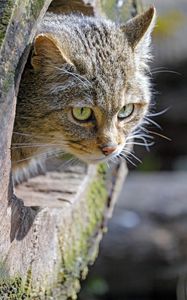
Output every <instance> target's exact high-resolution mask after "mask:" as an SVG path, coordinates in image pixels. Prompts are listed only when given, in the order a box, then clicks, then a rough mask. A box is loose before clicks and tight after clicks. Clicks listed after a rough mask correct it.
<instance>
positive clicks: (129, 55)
mask: <svg viewBox="0 0 187 300" xmlns="http://www.w3.org/2000/svg"><path fill="white" fill-rule="evenodd" d="M154 19H155V11H154V9H153V8H150V9H149V10H148V11H146V12H145V13H143V14H142V15H139V16H137V17H136V18H134V19H132V20H130V21H129V22H127V24H125V25H123V26H121V27H120V26H118V25H116V24H114V23H113V22H111V21H108V20H103V19H96V18H92V17H83V16H75V15H70V16H64V15H54V14H47V15H46V17H45V18H44V20H43V23H42V24H41V26H40V28H39V30H38V33H37V36H36V38H35V42H34V48H33V57H32V60H31V63H32V68H29V67H27V68H26V69H25V71H24V74H23V78H22V81H21V85H20V91H19V95H18V103H17V111H16V118H15V127H14V134H13V139H12V160H13V170H14V172H21V167H26V168H28V169H29V165H28V163H29V161H31V160H32V159H33V158H35V157H36V158H37V155H39V156H38V158H40V157H42V155H41V153H44V152H55V151H62V152H65V153H71V154H73V155H75V156H76V157H78V158H79V159H81V160H83V161H86V162H88V163H93V162H97V160H102V159H103V160H105V159H106V157H105V155H104V154H103V153H102V151H101V147H102V146H103V145H109V146H110V145H115V146H116V149H117V151H116V152H115V155H119V153H120V152H121V150H122V149H123V148H124V147H125V143H126V139H127V137H129V135H130V134H132V133H133V131H134V130H135V129H136V128H137V126H138V125H139V124H140V123H141V122H142V120H143V117H144V116H145V114H146V112H147V110H148V106H149V103H150V97H151V93H150V83H149V78H148V76H147V68H148V67H147V62H148V59H149V58H150V55H149V44H150V33H151V31H152V29H153V26H154ZM128 103H133V104H134V106H135V111H134V113H133V115H132V117H130V118H129V119H126V120H124V121H119V119H118V118H117V114H118V113H119V111H120V110H121V109H122V108H123V106H125V105H126V104H128ZM77 106H80V107H82V106H85V107H90V108H91V109H92V111H93V114H94V116H95V119H94V120H93V121H89V122H84V123H80V122H78V121H76V120H75V119H73V117H72V114H71V108H72V107H77ZM109 158H111V156H109ZM20 174H21V173H20ZM21 176H22V175H20V176H18V177H21ZM28 176H29V175H28Z"/></svg>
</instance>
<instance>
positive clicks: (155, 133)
mask: <svg viewBox="0 0 187 300" xmlns="http://www.w3.org/2000/svg"><path fill="white" fill-rule="evenodd" d="M149 132H150V133H152V134H154V135H157V136H159V137H161V138H163V139H165V140H167V141H169V142H171V141H172V139H170V138H169V137H167V136H165V135H163V134H160V133H158V132H155V131H152V130H149Z"/></svg>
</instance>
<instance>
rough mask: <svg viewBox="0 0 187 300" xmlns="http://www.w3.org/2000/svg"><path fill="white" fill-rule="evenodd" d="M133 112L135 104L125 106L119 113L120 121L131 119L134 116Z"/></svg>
mask: <svg viewBox="0 0 187 300" xmlns="http://www.w3.org/2000/svg"><path fill="white" fill-rule="evenodd" d="M133 111H134V104H132V103H129V104H127V105H125V106H123V108H122V109H121V110H120V111H119V113H118V119H120V120H124V119H126V118H128V117H130V116H131V115H132V113H133Z"/></svg>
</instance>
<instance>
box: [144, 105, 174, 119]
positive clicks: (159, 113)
mask: <svg viewBox="0 0 187 300" xmlns="http://www.w3.org/2000/svg"><path fill="white" fill-rule="evenodd" d="M170 109H171V107H167V108H165V109H163V110H161V111H159V112H157V113H151V112H149V113H148V114H147V116H148V117H157V116H161V115H163V114H165V113H166V112H167V111H168V110H170Z"/></svg>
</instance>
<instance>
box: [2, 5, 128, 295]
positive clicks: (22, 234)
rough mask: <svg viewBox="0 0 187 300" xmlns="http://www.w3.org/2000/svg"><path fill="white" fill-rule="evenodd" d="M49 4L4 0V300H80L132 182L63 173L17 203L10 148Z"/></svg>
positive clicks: (94, 173)
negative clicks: (122, 192)
mask: <svg viewBox="0 0 187 300" xmlns="http://www.w3.org/2000/svg"><path fill="white" fill-rule="evenodd" d="M50 2H51V1H50V0H25V1H22V0H16V1H13V0H0V299H18V300H19V299H29V298H30V299H61V300H63V299H75V298H76V293H77V291H78V290H79V280H80V279H81V278H83V277H84V276H85V275H86V273H87V266H88V264H89V263H91V262H93V261H94V258H95V257H96V254H97V251H98V245H99V241H100V240H101V237H102V234H103V231H105V223H106V220H107V219H108V217H110V216H111V214H112V209H113V206H114V203H115V201H116V197H117V194H118V192H119V189H120V186H121V184H122V181H123V178H124V177H125V175H126V167H125V166H123V165H122V166H121V167H120V168H118V167H115V168H114V169H113V171H111V172H110V175H109V176H108V175H106V170H105V169H103V167H102V166H100V167H98V168H93V167H89V168H87V167H86V168H85V167H84V166H82V167H79V168H77V169H76V170H75V169H73V172H72V170H71V169H69V170H68V171H67V172H65V173H64V172H62V170H60V169H58V170H56V171H50V172H47V174H46V175H41V176H38V177H36V178H33V179H30V180H29V181H28V182H27V183H24V184H23V185H21V186H19V187H17V189H16V191H15V192H16V196H17V197H16V196H13V188H12V184H11V176H10V151H9V149H10V144H11V135H12V129H13V121H14V115H15V105H16V95H17V91H18V87H19V81H20V77H21V73H22V70H23V68H24V65H25V63H26V60H27V57H28V53H29V48H30V44H31V43H32V40H33V37H34V34H35V32H36V25H37V23H38V22H40V20H41V19H42V17H43V16H44V14H45V12H46V10H47V8H48V6H49V4H50ZM102 2H104V1H102ZM102 2H100V1H99V0H97V1H94V0H90V1H86V0H84V1H81V0H80V1H79V0H72V1H65V0H62V1H60V0H55V1H54V2H53V3H52V4H51V6H50V10H53V11H55V10H56V12H57V11H59V10H61V8H60V3H62V6H64V8H63V9H64V11H66V12H69V11H79V12H80V11H82V12H83V13H85V14H95V13H96V12H97V13H99V12H98V11H99V10H100V9H102V4H103V3H102ZM67 182H68V185H66V183H67ZM62 199H63V200H68V201H63V200H62ZM31 204H32V206H36V207H33V208H31V207H29V206H30V205H31ZM39 206H40V207H39ZM41 207H43V208H41Z"/></svg>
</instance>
